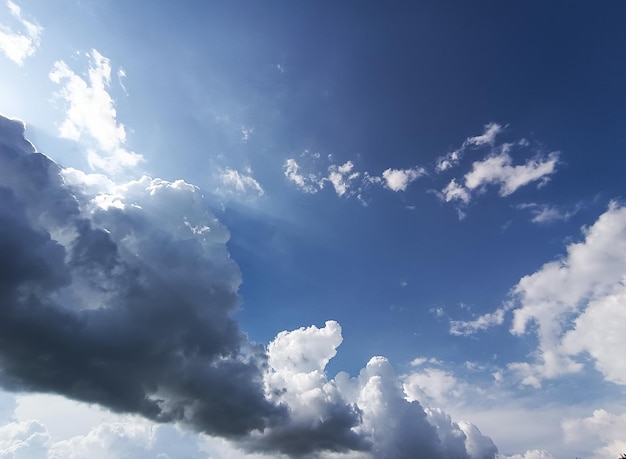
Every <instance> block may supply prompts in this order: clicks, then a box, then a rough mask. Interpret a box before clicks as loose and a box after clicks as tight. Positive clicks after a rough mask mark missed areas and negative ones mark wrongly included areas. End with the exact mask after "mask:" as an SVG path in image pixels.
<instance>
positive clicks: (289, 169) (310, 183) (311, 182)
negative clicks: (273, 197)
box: [283, 158, 319, 194]
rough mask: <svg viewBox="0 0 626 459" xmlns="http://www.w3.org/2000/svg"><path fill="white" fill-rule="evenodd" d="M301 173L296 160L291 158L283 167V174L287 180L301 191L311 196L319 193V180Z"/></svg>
mask: <svg viewBox="0 0 626 459" xmlns="http://www.w3.org/2000/svg"><path fill="white" fill-rule="evenodd" d="M299 171H300V166H299V165H298V163H297V162H296V160H295V159H293V158H290V159H287V161H285V164H284V165H283V172H284V174H285V177H287V180H289V181H290V182H292V183H294V184H295V185H296V186H297V187H298V188H299V189H300V191H303V192H305V193H311V194H313V193H317V191H318V187H319V184H318V179H317V178H315V177H314V176H306V177H305V176H304V175H302V174H300V173H299Z"/></svg>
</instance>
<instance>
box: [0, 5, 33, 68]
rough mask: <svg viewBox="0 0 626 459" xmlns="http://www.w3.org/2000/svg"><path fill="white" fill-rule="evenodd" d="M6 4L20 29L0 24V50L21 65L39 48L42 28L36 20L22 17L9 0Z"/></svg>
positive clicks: (17, 8) (19, 10)
mask: <svg viewBox="0 0 626 459" xmlns="http://www.w3.org/2000/svg"><path fill="white" fill-rule="evenodd" d="M6 5H7V8H8V10H9V13H10V15H11V16H12V17H13V19H14V20H15V21H16V23H17V24H18V26H19V28H20V29H21V31H19V32H18V31H15V30H14V29H13V28H11V27H9V26H7V25H4V24H0V51H2V52H3V53H4V55H5V56H6V57H8V58H9V59H10V60H12V61H13V62H15V63H16V64H17V65H20V66H21V65H23V64H24V61H25V60H26V59H27V58H28V57H30V56H32V55H33V54H35V52H36V51H37V48H39V44H40V43H41V33H42V31H43V28H42V27H41V26H40V25H39V24H37V23H36V22H31V21H28V20H26V19H24V18H23V17H22V10H21V8H20V7H19V6H18V5H16V4H15V3H13V2H12V1H11V0H7V2H6Z"/></svg>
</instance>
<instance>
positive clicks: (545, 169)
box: [465, 144, 559, 196]
mask: <svg viewBox="0 0 626 459" xmlns="http://www.w3.org/2000/svg"><path fill="white" fill-rule="evenodd" d="M506 145H508V144H505V146H506ZM558 159H559V154H558V153H557V152H553V153H550V154H549V155H548V156H547V157H536V158H533V159H530V160H528V161H526V162H525V163H524V164H520V165H513V158H511V155H510V154H509V153H508V148H506V147H505V148H503V149H502V152H501V153H500V154H497V155H493V156H489V157H487V158H485V159H484V160H482V161H477V162H475V163H474V164H473V165H472V170H471V171H470V172H469V173H467V174H466V175H465V187H466V188H467V189H468V190H476V189H479V188H481V187H483V186H485V185H488V184H493V185H497V186H500V190H499V194H500V196H508V195H510V194H512V193H514V192H515V191H516V190H517V189H518V188H520V187H522V186H524V185H527V184H529V183H532V182H535V181H539V182H540V186H541V185H542V184H545V183H546V182H547V181H548V180H549V177H550V175H552V174H553V173H554V172H555V171H556V165H557V163H558Z"/></svg>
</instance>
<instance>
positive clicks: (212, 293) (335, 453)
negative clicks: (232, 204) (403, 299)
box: [0, 118, 496, 459]
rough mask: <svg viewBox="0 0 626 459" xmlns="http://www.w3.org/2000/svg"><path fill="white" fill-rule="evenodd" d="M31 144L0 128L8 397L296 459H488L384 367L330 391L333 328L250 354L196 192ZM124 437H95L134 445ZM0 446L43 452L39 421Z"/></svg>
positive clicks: (0, 334) (476, 440)
mask: <svg viewBox="0 0 626 459" xmlns="http://www.w3.org/2000/svg"><path fill="white" fill-rule="evenodd" d="M23 135H24V125H23V124H22V123H21V122H18V121H14V120H9V119H6V118H0V249H1V250H2V253H3V254H4V256H3V257H2V262H1V263H0V367H1V368H2V371H1V372H0V385H1V386H2V387H3V388H5V389H7V390H11V391H22V392H24V391H26V392H43V393H56V394H60V395H62V396H64V397H67V398H70V399H74V400H81V401H85V402H88V403H97V404H99V405H102V406H104V407H107V408H108V409H110V410H112V411H115V412H119V413H129V414H136V415H140V416H142V417H144V418H146V419H149V420H152V421H155V422H159V423H166V422H167V423H169V422H175V423H178V424H180V425H183V426H187V428H190V429H192V430H197V431H199V432H201V433H204V434H208V435H211V436H217V437H222V438H226V439H230V440H232V441H233V442H235V444H237V445H239V446H240V447H242V448H245V449H247V450H248V451H260V452H266V453H269V454H283V455H286V456H289V457H360V458H374V457H412V455H413V454H414V452H415V451H417V450H419V451H422V452H423V457H428V458H433V459H436V458H444V457H450V456H451V455H453V457H458V458H494V457H495V454H496V448H495V446H494V445H493V442H492V441H491V440H490V439H489V438H488V437H485V436H483V435H482V434H481V433H480V431H479V430H478V429H477V428H476V427H475V426H473V425H471V424H469V423H463V422H459V423H456V422H453V421H452V420H451V419H450V417H449V416H448V415H446V414H445V413H444V412H442V411H441V410H438V409H436V408H431V407H425V406H422V405H421V404H420V403H419V402H417V401H416V400H409V399H408V398H407V395H406V393H405V391H404V390H403V387H402V378H400V377H399V376H398V375H396V374H395V373H394V371H393V368H392V367H391V365H390V364H389V362H388V361H387V360H386V359H384V358H382V357H374V358H372V359H371V360H370V362H369V363H368V364H367V366H366V367H365V368H364V369H363V370H362V371H361V372H360V374H359V375H358V376H357V377H355V378H351V377H350V376H349V375H347V374H345V373H340V374H339V375H337V377H336V378H334V379H332V378H329V377H328V376H327V374H326V371H325V367H326V365H327V363H328V362H329V360H330V359H331V358H332V357H333V356H334V355H335V353H336V349H337V347H338V346H339V344H340V343H341V341H342V336H341V327H340V326H339V324H337V323H336V322H333V321H329V322H327V323H326V324H325V326H324V327H323V328H317V327H309V328H302V329H299V330H295V331H292V332H282V333H280V334H279V335H278V336H277V337H276V339H275V340H274V341H273V342H272V343H270V344H269V346H268V347H267V348H265V347H264V346H260V345H258V344H255V343H251V342H249V341H248V339H247V338H246V336H245V334H244V333H243V332H242V331H241V330H239V328H238V326H237V324H236V322H235V321H234V320H233V319H232V317H231V313H232V312H233V311H234V310H235V309H236V307H237V305H238V301H239V299H238V296H237V289H238V287H239V284H240V282H241V275H240V273H239V270H238V268H237V265H236V264H235V263H234V262H233V261H232V259H231V258H230V256H229V254H228V251H227V250H226V246H225V244H226V242H227V241H228V238H229V234H228V231H227V229H226V228H225V227H223V226H222V225H221V224H220V223H219V221H217V219H216V218H215V217H214V216H213V214H212V213H211V212H210V210H209V209H208V208H207V206H206V204H205V202H204V200H203V198H202V195H201V194H200V192H199V190H198V188H197V187H195V186H193V185H190V184H188V183H186V182H184V181H182V180H179V181H175V182H169V181H165V180H162V179H155V178H150V177H147V176H144V177H142V178H140V179H137V180H132V181H129V182H125V183H115V182H113V181H112V180H111V179H109V178H107V177H105V176H102V175H95V174H85V173H83V172H81V171H78V170H75V169H62V168H60V167H59V166H58V165H56V164H55V163H54V162H53V161H52V160H50V159H49V158H48V157H46V156H45V155H43V154H41V153H38V152H37V151H36V150H35V148H34V147H33V145H32V144H30V143H29V142H28V141H26V140H25V139H24V136H23ZM347 169H348V168H347V167H345V168H343V170H342V171H339V170H338V173H341V174H350V170H347ZM111 429H112V430H111ZM119 429H120V428H118V427H115V426H108V427H106V426H104V427H102V429H101V430H99V431H98V432H95V433H94V434H93V435H94V436H95V437H97V438H100V437H101V436H105V437H107V438H113V437H115V436H116V435H118V434H119V435H121V436H122V437H124V436H127V435H128V433H124V432H125V431H124V429H122V430H119ZM1 434H2V435H4V437H3V438H5V439H8V440H6V442H5V443H2V445H3V447H4V448H5V450H6V451H11V448H17V447H18V446H19V445H22V446H19V447H20V448H22V447H24V448H25V447H26V446H29V445H30V446H29V447H32V448H44V450H46V448H48V449H47V450H46V451H48V450H50V444H49V441H48V440H47V439H46V438H47V437H46V435H47V434H46V431H45V429H44V428H43V427H42V426H41V425H40V424H37V423H36V422H33V423H28V424H11V425H8V426H5V428H4V430H3V431H2V432H1ZM135 434H136V435H138V436H140V437H142V436H144V437H145V435H148V433H147V432H143V431H141V430H139V431H137V432H135ZM90 435H91V434H90ZM142 438H143V437H142ZM16 439H17V440H16ZM92 440H93V441H96V440H94V439H91V440H90V439H89V438H85V439H83V440H80V441H79V440H76V442H79V443H80V445H79V444H78V443H77V444H76V445H73V446H72V445H65V446H63V445H57V444H55V445H54V448H55V451H56V450H59V448H61V447H66V448H69V449H72V448H74V447H75V448H79V447H81V448H82V447H83V446H84V445H89V444H90V443H89V442H90V441H92ZM0 441H2V440H1V439H0ZM98 441H99V440H98ZM151 441H152V440H151ZM16 445H18V446H16ZM81 445H83V446H81ZM47 454H48V456H49V457H54V455H52V456H50V453H49V452H48V453H47Z"/></svg>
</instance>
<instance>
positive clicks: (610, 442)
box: [561, 409, 626, 459]
mask: <svg viewBox="0 0 626 459" xmlns="http://www.w3.org/2000/svg"><path fill="white" fill-rule="evenodd" d="M561 426H562V428H563V433H564V435H565V440H566V441H567V442H570V443H574V444H581V445H585V446H587V447H588V445H593V444H597V443H598V440H599V441H600V443H601V444H600V445H598V447H597V448H596V449H595V451H594V454H593V456H592V457H591V458H590V459H604V458H607V457H608V458H618V457H620V455H621V454H623V453H624V452H625V451H626V439H624V432H626V412H624V413H622V414H613V413H609V412H607V411H606V410H602V409H600V410H595V411H594V412H593V414H592V415H591V416H589V417H586V418H578V419H577V418H568V419H565V420H563V422H562V424H561Z"/></svg>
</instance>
